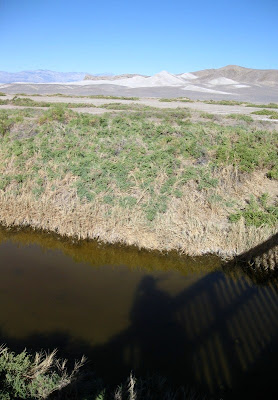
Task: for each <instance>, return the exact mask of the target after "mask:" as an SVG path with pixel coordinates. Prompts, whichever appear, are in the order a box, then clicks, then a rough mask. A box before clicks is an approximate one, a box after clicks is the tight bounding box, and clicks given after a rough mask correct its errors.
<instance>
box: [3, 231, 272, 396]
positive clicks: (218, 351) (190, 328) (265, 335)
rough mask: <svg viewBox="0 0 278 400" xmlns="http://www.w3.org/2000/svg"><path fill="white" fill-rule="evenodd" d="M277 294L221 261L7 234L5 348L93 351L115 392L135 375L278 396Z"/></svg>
mask: <svg viewBox="0 0 278 400" xmlns="http://www.w3.org/2000/svg"><path fill="white" fill-rule="evenodd" d="M277 288H278V285H277V281H276V280H275V279H272V281H271V282H264V283H260V284H258V283H256V282H255V281H254V279H251V278H250V277H249V276H247V275H246V274H244V273H243V272H240V271H233V272H231V271H225V267H221V262H220V260H219V259H217V258H216V257H202V258H197V259H192V258H191V259H190V258H186V257H181V256H178V255H177V254H168V255H161V254H159V253H149V252H146V251H139V250H138V249H134V248H126V247H117V246H103V245H99V244H97V243H95V242H86V241H84V242H79V243H71V242H69V241H66V240H64V239H61V238H59V237H55V236H53V235H48V234H45V233H36V232H33V231H31V230H18V231H17V230H6V229H4V228H0V343H2V342H3V343H6V344H7V345H8V346H9V347H10V348H11V349H13V350H16V351H19V350H21V349H23V348H25V347H26V348H27V349H28V350H38V349H41V348H43V349H53V348H58V349H59V354H60V356H65V357H69V358H73V357H76V358H80V357H81V356H82V354H85V355H86V356H87V357H88V358H89V359H90V360H91V363H90V365H91V367H92V368H93V369H94V370H95V371H96V373H97V375H98V376H100V377H102V378H103V379H104V381H105V382H106V383H108V384H110V383H111V384H115V383H120V382H121V381H123V380H124V379H125V378H126V377H127V376H128V374H129V373H130V371H131V370H132V371H134V373H135V375H136V376H146V375H147V374H154V373H156V374H159V375H162V376H164V377H166V378H167V379H168V380H169V384H172V385H180V384H182V385H185V386H189V387H190V388H194V389H195V390H197V391H198V392H200V393H205V394H207V396H208V398H214V399H220V398H222V399H241V398H242V399H256V398H258V399H259V398H266V399H272V398H273V399H274V398H275V399H276V398H278V390H277V388H276V387H277V384H276V375H277V370H278V290H277Z"/></svg>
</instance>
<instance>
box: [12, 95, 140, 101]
mask: <svg viewBox="0 0 278 400" xmlns="http://www.w3.org/2000/svg"><path fill="white" fill-rule="evenodd" d="M17 96H30V97H37V96H44V97H46V96H47V97H69V98H72V99H108V100H109V99H111V100H131V101H136V100H137V101H138V100H140V98H139V97H128V96H108V95H103V94H95V95H87V96H85V95H84V96H76V95H71V94H63V93H53V94H43V95H42V94H38V93H36V94H26V93H17Z"/></svg>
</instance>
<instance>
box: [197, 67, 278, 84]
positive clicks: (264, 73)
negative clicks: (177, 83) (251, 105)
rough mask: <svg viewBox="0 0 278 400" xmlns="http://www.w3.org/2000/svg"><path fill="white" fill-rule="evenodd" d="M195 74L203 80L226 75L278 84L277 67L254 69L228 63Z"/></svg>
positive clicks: (246, 80) (229, 77)
mask: <svg viewBox="0 0 278 400" xmlns="http://www.w3.org/2000/svg"><path fill="white" fill-rule="evenodd" d="M193 74H194V75H196V76H198V78H200V79H201V80H202V81H209V80H212V79H217V78H222V77H225V78H228V79H233V80H235V81H237V82H241V83H252V84H264V85H278V70H277V69H252V68H244V67H240V66H238V65H227V66H226V67H222V68H218V69H204V70H202V71H197V72H193Z"/></svg>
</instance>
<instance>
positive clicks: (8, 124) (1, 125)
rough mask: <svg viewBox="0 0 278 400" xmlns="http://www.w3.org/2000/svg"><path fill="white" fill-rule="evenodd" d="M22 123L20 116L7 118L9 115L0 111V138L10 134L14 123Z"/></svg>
mask: <svg viewBox="0 0 278 400" xmlns="http://www.w3.org/2000/svg"><path fill="white" fill-rule="evenodd" d="M22 121H23V117H22V116H21V115H14V116H13V117H11V118H9V114H8V113H7V112H6V111H5V110H0V137H1V136H4V135H6V134H7V133H8V132H10V129H11V128H12V126H13V125H14V124H15V123H17V122H22Z"/></svg>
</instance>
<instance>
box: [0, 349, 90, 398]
mask: <svg viewBox="0 0 278 400" xmlns="http://www.w3.org/2000/svg"><path fill="white" fill-rule="evenodd" d="M84 363H85V358H82V360H81V361H80V362H76V363H75V366H74V368H73V370H72V371H71V372H70V373H68V372H67V369H66V362H65V361H63V360H59V359H57V358H56V351H53V352H52V353H49V354H47V353H43V352H41V353H36V354H35V355H34V356H32V355H30V354H29V353H27V351H26V350H24V351H22V352H21V353H19V354H15V353H13V352H11V351H10V350H9V349H8V348H7V347H5V346H1V347H0V398H1V399H3V400H14V399H31V398H32V399H46V398H48V396H49V395H50V394H51V393H53V392H56V391H59V390H61V389H62V388H64V387H66V386H67V385H69V384H70V383H71V382H72V381H73V380H74V379H75V378H76V375H77V374H78V372H79V370H80V368H81V367H82V366H83V365H84Z"/></svg>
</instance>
